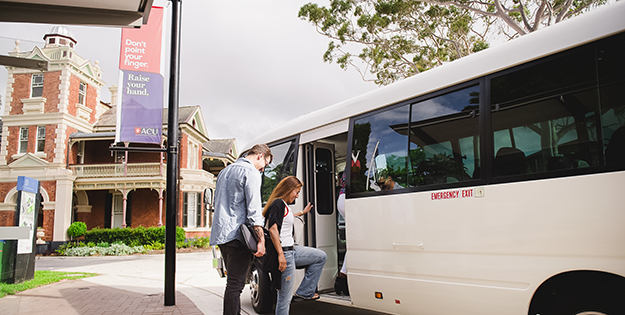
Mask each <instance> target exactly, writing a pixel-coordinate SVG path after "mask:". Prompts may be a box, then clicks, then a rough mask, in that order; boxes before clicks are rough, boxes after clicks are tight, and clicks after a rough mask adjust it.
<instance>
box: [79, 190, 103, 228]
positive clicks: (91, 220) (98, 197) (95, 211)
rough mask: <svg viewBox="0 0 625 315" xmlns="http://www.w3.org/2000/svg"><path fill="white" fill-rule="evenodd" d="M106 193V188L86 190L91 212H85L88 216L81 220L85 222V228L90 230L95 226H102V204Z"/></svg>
mask: <svg viewBox="0 0 625 315" xmlns="http://www.w3.org/2000/svg"><path fill="white" fill-rule="evenodd" d="M106 194H107V191H106V190H93V191H87V196H88V197H89V204H90V205H91V213H85V217H87V216H88V218H85V219H84V220H81V221H82V222H85V224H87V229H89V230H91V229H93V228H96V227H99V228H104V213H105V209H104V205H105V203H106V202H105V199H106Z"/></svg>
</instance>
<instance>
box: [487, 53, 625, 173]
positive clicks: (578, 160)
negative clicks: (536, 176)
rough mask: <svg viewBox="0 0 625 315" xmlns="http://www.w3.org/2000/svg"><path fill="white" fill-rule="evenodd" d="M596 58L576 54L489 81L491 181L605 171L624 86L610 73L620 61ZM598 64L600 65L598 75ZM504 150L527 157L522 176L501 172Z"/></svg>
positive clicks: (619, 123)
mask: <svg viewBox="0 0 625 315" xmlns="http://www.w3.org/2000/svg"><path fill="white" fill-rule="evenodd" d="M608 46H609V45H608ZM617 46H618V45H617ZM621 46H622V44H621ZM620 49H621V50H622V47H621V48H620ZM617 50H618V49H617ZM598 54H599V53H598V52H596V51H595V49H594V48H586V49H580V50H578V51H576V52H575V53H570V54H564V55H562V56H560V57H558V58H555V59H550V60H547V61H544V62H541V63H536V64H533V65H532V66H530V67H522V68H520V69H518V70H516V71H510V72H508V73H506V74H504V75H501V76H497V77H494V78H493V79H492V80H491V101H492V106H491V113H492V114H491V121H492V127H493V146H494V148H493V149H494V150H493V152H494V154H495V156H494V157H493V158H494V160H493V176H495V177H499V176H509V175H516V174H524V173H545V172H560V173H554V175H553V176H560V175H559V174H562V175H565V174H567V173H566V172H565V173H562V171H565V170H571V169H584V168H587V167H593V166H600V165H603V164H604V163H605V162H604V153H603V152H602V151H603V149H604V148H605V160H606V161H607V160H608V156H609V155H610V150H608V149H607V146H608V139H609V137H610V136H611V135H612V134H613V133H614V134H616V132H615V130H616V129H617V128H618V127H619V126H622V125H623V121H625V119H624V118H625V115H623V114H622V112H623V111H622V109H623V106H622V105H621V104H619V103H618V101H617V100H618V99H619V98H618V95H621V94H622V91H623V88H624V87H625V86H624V84H623V80H622V79H621V77H620V76H618V75H615V74H613V73H612V71H614V68H621V69H623V61H622V58H621V57H617V55H618V54H615V53H612V54H610V53H609V52H606V51H603V50H601V53H600V54H603V55H601V56H599V57H597V56H598ZM571 63H574V64H575V65H576V66H575V67H571V66H570V65H571ZM598 63H599V64H601V63H603V64H604V65H602V66H601V67H600V68H599V69H597V68H596V64H598ZM606 63H608V64H606ZM616 64H619V65H616ZM601 69H605V71H603V72H602V71H601ZM536 73H541V75H540V76H536ZM598 73H599V75H597V74H598ZM617 138H618V137H617ZM602 140H603V141H602ZM504 147H506V148H508V149H507V150H512V149H514V150H516V151H520V152H522V153H523V154H524V155H525V159H524V163H525V164H526V165H525V166H524V167H526V170H525V171H521V170H513V169H512V168H513V167H514V166H509V167H508V169H507V170H502V169H501V168H502V166H501V165H500V164H501V163H499V162H498V160H500V158H499V156H498V155H499V153H498V150H500V149H503V148H504ZM623 147H625V144H623ZM516 156H519V155H518V154H516ZM517 166H518V167H521V165H520V164H519V165H517Z"/></svg>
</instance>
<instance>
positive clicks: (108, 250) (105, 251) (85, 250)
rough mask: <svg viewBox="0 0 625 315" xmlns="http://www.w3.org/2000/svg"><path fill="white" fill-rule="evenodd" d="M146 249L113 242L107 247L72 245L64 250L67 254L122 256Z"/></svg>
mask: <svg viewBox="0 0 625 315" xmlns="http://www.w3.org/2000/svg"><path fill="white" fill-rule="evenodd" d="M145 252H147V250H146V249H145V248H144V247H143V246H134V247H131V246H126V245H124V244H113V245H111V246H109V247H74V248H68V249H66V250H65V255H67V256H94V255H102V256H107V255H108V256H122V255H131V254H134V253H145Z"/></svg>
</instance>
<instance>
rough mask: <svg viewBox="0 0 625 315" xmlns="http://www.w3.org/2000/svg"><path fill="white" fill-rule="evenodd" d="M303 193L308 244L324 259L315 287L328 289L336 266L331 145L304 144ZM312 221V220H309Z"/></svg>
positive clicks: (332, 282)
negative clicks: (309, 206) (307, 213)
mask: <svg viewBox="0 0 625 315" xmlns="http://www.w3.org/2000/svg"><path fill="white" fill-rule="evenodd" d="M307 151H308V152H307V154H306V159H307V161H306V166H307V167H306V168H307V172H306V173H307V175H308V178H307V180H306V184H307V188H306V193H307V196H308V198H307V199H308V201H310V202H311V203H312V204H313V205H314V207H313V211H311V213H313V212H314V216H313V217H310V218H309V219H310V221H309V222H308V224H307V225H308V227H307V230H308V237H309V238H308V246H311V247H316V248H319V249H321V250H323V251H324V252H325V253H326V254H327V255H328V259H327V261H326V264H325V266H324V268H323V272H322V274H321V278H320V279H319V287H318V288H319V290H320V291H321V290H326V289H332V288H333V287H334V276H335V275H336V272H337V266H338V257H337V256H338V254H337V252H338V249H337V241H336V233H337V232H336V213H337V212H336V211H335V209H336V198H335V197H336V196H335V182H334V146H333V145H331V144H326V143H314V144H313V145H312V146H307ZM311 221H312V222H311Z"/></svg>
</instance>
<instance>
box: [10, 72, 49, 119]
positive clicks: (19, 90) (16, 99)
mask: <svg viewBox="0 0 625 315" xmlns="http://www.w3.org/2000/svg"><path fill="white" fill-rule="evenodd" d="M13 80H14V81H13V92H12V93H11V98H12V100H11V103H10V104H9V106H11V111H10V112H9V115H22V114H24V111H23V108H24V104H23V103H22V99H24V98H30V80H31V74H29V73H22V74H14V75H13ZM46 84H47V82H46V78H45V76H44V79H43V85H44V89H45V85H46Z"/></svg>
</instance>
